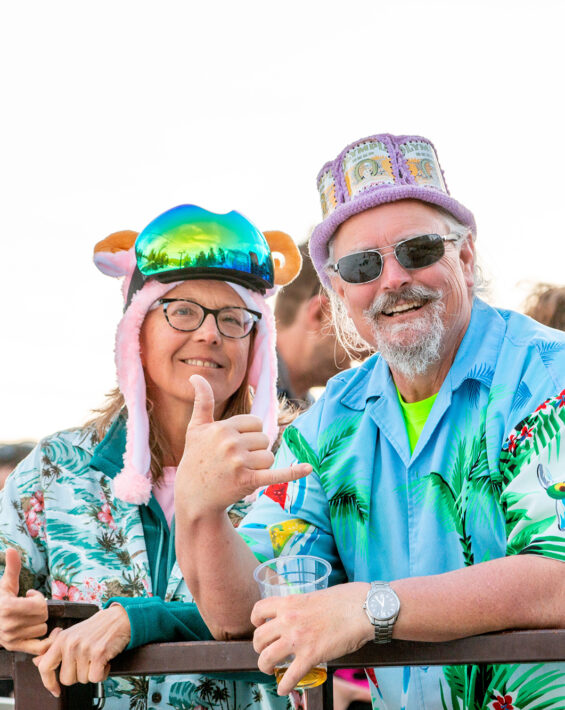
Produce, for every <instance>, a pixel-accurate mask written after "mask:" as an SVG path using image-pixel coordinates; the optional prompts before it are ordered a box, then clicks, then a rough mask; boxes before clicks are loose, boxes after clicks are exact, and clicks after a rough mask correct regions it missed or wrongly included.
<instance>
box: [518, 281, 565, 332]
mask: <svg viewBox="0 0 565 710" xmlns="http://www.w3.org/2000/svg"><path fill="white" fill-rule="evenodd" d="M524 313H525V314H526V315H527V316H530V318H534V319H535V320H537V321H538V322H539V323H543V324H544V325H548V326H549V327H550V328H557V329H558V330H565V286H552V285H551V284H544V283H540V284H537V285H536V286H535V287H534V288H533V290H532V292H531V293H530V295H529V296H528V297H527V299H526V304H525V307H524Z"/></svg>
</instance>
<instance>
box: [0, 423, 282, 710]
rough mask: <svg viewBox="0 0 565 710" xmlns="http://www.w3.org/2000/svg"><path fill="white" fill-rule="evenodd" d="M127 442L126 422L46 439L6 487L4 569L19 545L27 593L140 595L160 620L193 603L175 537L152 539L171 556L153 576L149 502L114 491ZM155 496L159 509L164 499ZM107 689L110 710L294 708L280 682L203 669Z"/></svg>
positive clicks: (120, 681) (1, 528) (113, 680)
mask: <svg viewBox="0 0 565 710" xmlns="http://www.w3.org/2000/svg"><path fill="white" fill-rule="evenodd" d="M121 434H123V432H121ZM112 436H114V438H117V439H119V441H121V444H120V445H118V447H117V449H118V450H117V451H116V447H115V446H114V447H111V446H108V442H107V439H111V438H112ZM123 442H124V439H123V436H121V438H120V427H119V422H116V423H115V424H114V426H113V428H112V429H111V430H110V432H109V433H108V435H107V436H106V438H105V439H104V441H103V442H98V441H97V439H96V436H95V434H94V430H93V429H91V428H86V429H75V430H70V431H64V432H60V433H58V434H55V435H53V436H50V437H48V438H46V439H45V440H43V441H42V442H41V443H40V445H39V446H38V447H36V448H35V449H34V451H33V452H32V453H31V454H30V455H29V456H28V457H27V458H26V459H25V460H24V461H23V462H22V463H21V464H20V465H19V466H18V468H17V469H16V470H15V471H13V472H12V473H11V475H10V476H9V477H8V480H7V482H6V486H5V488H4V490H3V491H2V492H1V493H0V573H1V572H2V571H3V566H4V562H5V557H4V553H3V550H5V549H6V547H15V548H16V549H17V550H19V552H20V554H21V557H22V574H21V577H20V594H22V595H24V594H25V592H26V590H27V589H31V588H35V589H39V590H40V591H41V592H43V593H44V594H45V595H46V596H47V597H50V598H53V599H64V600H70V601H85V602H91V603H94V604H97V605H99V606H102V605H104V604H105V603H106V602H107V601H108V600H109V599H110V598H112V597H122V598H123V597H138V598H139V599H138V600H137V601H136V605H135V609H134V611H136V613H137V614H138V615H139V614H141V615H143V613H144V608H142V607H141V606H140V605H141V602H142V601H143V599H146V600H147V604H146V607H147V609H146V611H147V612H148V614H149V613H150V614H152V616H151V619H152V621H155V623H156V624H158V622H159V615H163V616H165V615H168V616H171V614H170V613H169V612H168V608H169V607H171V609H174V610H176V612H177V615H178V614H179V609H182V607H185V606H186V607H188V605H186V604H181V602H192V601H193V599H192V595H191V594H190V592H189V590H188V588H187V587H186V584H185V582H184V580H183V578H182V574H181V571H180V569H179V567H178V564H177V563H176V560H175V556H174V536H173V535H170V534H169V532H168V529H167V530H166V531H165V530H164V529H161V533H160V534H161V538H160V542H159V540H157V542H155V541H153V542H155V545H154V546H155V547H158V548H159V550H161V551H162V555H164V556H165V557H163V556H162V555H155V559H157V558H159V559H161V563H159V559H157V562H155V561H153V563H152V564H153V568H154V570H153V572H154V574H153V576H152V574H151V564H150V556H148V548H147V546H146V541H145V536H144V527H143V522H142V517H144V518H146V519H148V517H147V516H148V515H149V512H148V510H149V507H148V509H147V510H144V511H142V509H141V507H138V506H135V505H131V504H129V503H124V502H123V501H121V500H118V499H117V498H114V496H113V493H112V475H111V474H109V473H108V471H113V472H114V475H115V473H117V471H118V470H119V467H120V465H121V453H122V451H123ZM103 453H104V454H105V455H102V454H103ZM108 456H110V458H112V456H113V457H114V458H115V460H114V461H111V460H109V459H108ZM96 462H97V463H96ZM95 463H96V467H95V466H94V464H95ZM100 469H104V470H106V471H107V472H106V473H104V472H103V470H100ZM152 503H153V508H155V506H157V508H158V504H157V503H156V501H155V502H153V501H152ZM241 507H242V506H239V508H241ZM159 511H160V509H159ZM160 512H161V516H160V517H161V518H162V520H163V521H164V520H165V519H164V515H163V514H162V511H160ZM142 513H143V516H142ZM230 515H232V516H234V517H236V518H237V517H239V516H240V515H241V510H238V506H236V507H235V508H234V509H233V510H232V511H230ZM155 521H157V522H155ZM157 523H158V519H157V518H156V517H154V518H153V530H154V531H155V530H158V529H159V526H158V524H157ZM164 525H165V526H166V522H164ZM165 533H166V534H165ZM155 534H159V533H155ZM163 570H164V575H165V576H163ZM156 590H159V591H160V590H162V592H161V593H162V598H163V600H164V602H166V603H160V602H159V598H158V597H155V596H153V595H154V594H156V593H157V591H156ZM154 602H158V603H154ZM128 613H129V612H128ZM185 616H186V615H184V614H181V615H180V617H181V619H184V618H185ZM130 619H131V617H130ZM152 631H153V632H155V629H154V628H153V629H152ZM133 632H134V634H135V632H136V629H134V630H133ZM153 640H155V639H153ZM104 690H105V695H106V700H105V704H104V709H105V710H117V709H119V710H128V709H132V710H146V709H148V708H153V709H155V710H157V709H158V708H163V709H165V708H166V709H167V710H170V708H177V709H178V710H181V709H182V710H189V709H190V708H218V709H221V710H286V708H287V706H288V701H287V698H279V697H278V696H277V694H276V687H275V686H274V685H259V684H256V683H248V682H244V681H242V680H235V679H234V680H221V679H218V678H210V677H206V676H202V675H182V676H181V675H171V676H151V677H124V678H117V677H110V678H109V679H108V680H107V681H106V683H105V684H104Z"/></svg>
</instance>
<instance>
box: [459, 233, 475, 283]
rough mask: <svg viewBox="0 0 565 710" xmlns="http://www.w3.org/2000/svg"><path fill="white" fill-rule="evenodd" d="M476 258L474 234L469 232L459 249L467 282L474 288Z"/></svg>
mask: <svg viewBox="0 0 565 710" xmlns="http://www.w3.org/2000/svg"><path fill="white" fill-rule="evenodd" d="M475 259H476V253H475V242H474V240H473V235H472V234H471V233H469V234H468V235H467V238H466V239H465V241H464V242H463V244H462V245H461V249H460V251H459V260H460V261H461V268H462V270H463V274H464V276H465V283H466V284H467V286H468V287H469V288H472V287H473V285H474V283H475Z"/></svg>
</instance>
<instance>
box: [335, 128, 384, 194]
mask: <svg viewBox="0 0 565 710" xmlns="http://www.w3.org/2000/svg"><path fill="white" fill-rule="evenodd" d="M343 174H344V177H345V184H346V185H347V190H348V192H349V195H350V196H351V197H354V196H355V195H357V194H358V193H359V192H362V191H363V190H366V189H367V188H369V187H374V186H375V185H394V182H395V180H394V173H393V171H392V164H391V160H390V155H389V152H388V149H387V147H386V145H385V144H384V143H381V141H366V142H364V143H359V144H358V145H356V146H355V147H354V148H352V149H351V150H350V151H348V152H347V153H346V154H345V156H344V158H343Z"/></svg>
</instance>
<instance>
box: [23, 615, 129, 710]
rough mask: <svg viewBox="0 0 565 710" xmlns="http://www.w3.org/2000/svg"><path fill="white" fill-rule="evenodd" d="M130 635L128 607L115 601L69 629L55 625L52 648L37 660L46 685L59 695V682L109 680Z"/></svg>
mask: <svg viewBox="0 0 565 710" xmlns="http://www.w3.org/2000/svg"><path fill="white" fill-rule="evenodd" d="M130 638H131V626H130V623H129V617H128V615H127V612H126V610H125V609H124V608H123V607H122V606H120V605H119V604H112V605H111V606H109V607H108V608H107V609H102V610H100V611H99V612H97V613H96V614H94V616H91V617H90V619H87V620H86V621H81V622H80V623H79V624H75V625H74V626H71V627H70V628H68V629H64V630H63V629H54V630H53V631H52V633H51V635H50V636H49V639H48V640H49V642H50V644H51V646H50V648H49V649H48V650H47V651H46V652H45V653H44V654H43V655H42V656H38V657H37V658H34V659H33V662H34V663H35V665H36V666H37V667H38V669H39V673H40V674H41V680H42V681H43V685H44V686H45V687H46V688H47V690H48V691H49V692H50V693H51V694H52V695H54V696H55V697H56V698H58V697H59V696H60V695H61V687H60V685H59V682H60V683H62V684H63V685H73V684H74V683H100V682H102V681H103V680H105V679H106V678H107V677H108V673H109V672H110V661H111V660H112V659H113V658H115V657H116V656H117V655H118V653H121V652H122V651H123V650H124V648H125V647H126V646H127V645H128V643H129V640H130ZM59 666H60V668H59ZM57 668H59V681H57V673H56V670H57Z"/></svg>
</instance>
